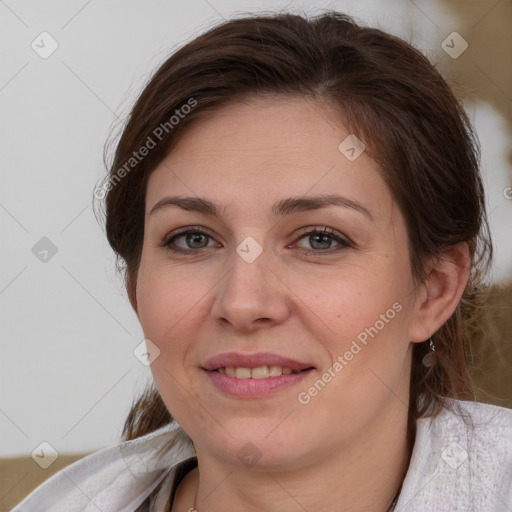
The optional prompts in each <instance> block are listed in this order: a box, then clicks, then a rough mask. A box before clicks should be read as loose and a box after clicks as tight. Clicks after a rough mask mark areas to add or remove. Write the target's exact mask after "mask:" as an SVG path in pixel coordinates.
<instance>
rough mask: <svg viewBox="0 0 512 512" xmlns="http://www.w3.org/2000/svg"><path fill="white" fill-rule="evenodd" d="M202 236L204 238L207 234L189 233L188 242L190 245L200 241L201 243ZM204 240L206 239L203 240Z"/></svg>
mask: <svg viewBox="0 0 512 512" xmlns="http://www.w3.org/2000/svg"><path fill="white" fill-rule="evenodd" d="M201 237H202V238H204V237H205V235H203V234H201V233H192V234H188V235H187V244H188V245H192V246H193V244H194V243H195V242H198V243H199V244H200V243H201ZM203 241H204V240H203Z"/></svg>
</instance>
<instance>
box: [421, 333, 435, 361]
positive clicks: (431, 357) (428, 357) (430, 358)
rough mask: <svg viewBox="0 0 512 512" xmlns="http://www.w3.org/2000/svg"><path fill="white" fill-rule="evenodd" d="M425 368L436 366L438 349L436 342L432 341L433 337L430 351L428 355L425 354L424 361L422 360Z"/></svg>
mask: <svg viewBox="0 0 512 512" xmlns="http://www.w3.org/2000/svg"><path fill="white" fill-rule="evenodd" d="M421 362H422V363H423V365H424V366H426V367H427V368H430V367H431V366H434V363H435V362H436V347H435V346H434V342H433V341H432V337H430V351H429V353H428V354H425V355H424V356H423V359H422V360H421Z"/></svg>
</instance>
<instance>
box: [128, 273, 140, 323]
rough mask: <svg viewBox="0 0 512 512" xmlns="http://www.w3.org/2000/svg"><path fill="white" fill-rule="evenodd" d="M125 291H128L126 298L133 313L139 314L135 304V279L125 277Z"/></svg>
mask: <svg viewBox="0 0 512 512" xmlns="http://www.w3.org/2000/svg"><path fill="white" fill-rule="evenodd" d="M125 284H126V292H127V293H128V299H129V300H130V304H131V305H132V308H133V310H134V311H135V314H136V315H137V316H139V310H138V306H137V281H136V280H135V281H134V280H132V279H130V278H129V277H128V278H126V283H125Z"/></svg>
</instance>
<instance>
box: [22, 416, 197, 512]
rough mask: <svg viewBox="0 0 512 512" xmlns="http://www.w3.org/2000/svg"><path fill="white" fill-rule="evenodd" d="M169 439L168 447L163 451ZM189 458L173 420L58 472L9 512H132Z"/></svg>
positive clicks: (189, 448)
mask: <svg viewBox="0 0 512 512" xmlns="http://www.w3.org/2000/svg"><path fill="white" fill-rule="evenodd" d="M173 440H175V442H174V444H173V446H172V447H171V448H168V447H169V446H170V443H171V442H172V441H173ZM194 456H195V450H194V448H193V445H192V443H191V442H190V441H189V440H187V439H186V438H185V437H184V436H183V435H182V431H181V428H180V427H179V426H178V425H177V424H176V423H175V422H174V423H172V424H171V425H168V426H165V427H162V428H160V429H158V430H156V431H155V432H152V433H150V434H147V435H145V436H142V437H139V438H137V439H134V440H132V441H125V442H122V443H119V444H117V445H115V446H112V447H109V448H105V449H103V450H100V451H98V452H95V453H93V454H91V455H89V456H87V457H85V458H83V459H81V460H79V461H77V462H75V463H74V464H71V465H70V466H68V467H66V468H64V469H62V470H61V471H59V472H58V473H56V474H55V475H53V476H52V477H51V478H49V479H48V480H47V481H46V482H44V483H43V484H42V485H41V486H39V487H38V488H37V489H35V490H34V491H33V492H32V493H31V494H30V495H29V496H27V497H26V498H25V499H24V500H23V501H22V502H21V503H20V504H19V505H18V506H17V507H15V508H14V509H13V512H32V511H33V512H36V511H40V510H45V511H47V512H52V511H53V512H58V511H63V510H66V511H67V512H75V511H76V512H78V511H89V510H98V509H100V510H105V511H106V510H108V511H109V512H117V511H121V510H135V509H136V508H137V507H138V506H139V505H141V504H142V503H143V502H144V501H145V500H146V498H147V497H148V496H149V495H150V494H151V493H152V492H153V490H154V489H155V488H156V487H157V486H158V485H159V484H160V483H161V482H162V481H163V480H164V479H166V478H167V477H169V475H170V474H173V473H174V471H175V467H176V466H177V465H178V464H179V463H180V462H181V461H183V460H186V459H187V458H190V457H194ZM127 507H128V508H127Z"/></svg>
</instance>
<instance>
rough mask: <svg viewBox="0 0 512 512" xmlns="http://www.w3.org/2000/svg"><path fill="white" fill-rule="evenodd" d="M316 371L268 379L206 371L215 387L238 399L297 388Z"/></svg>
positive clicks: (310, 370) (311, 370)
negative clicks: (238, 377)
mask: <svg viewBox="0 0 512 512" xmlns="http://www.w3.org/2000/svg"><path fill="white" fill-rule="evenodd" d="M313 371H314V369H313V368H311V369H309V370H304V371H302V372H299V373H290V374H289V375H281V376H279V377H268V378H266V379H237V378H236V377H228V376H227V375H225V374H223V373H219V372H215V371H206V370H205V372H206V374H207V375H208V377H209V378H210V381H211V382H212V383H213V385H214V386H215V387H216V388H218V389H219V390H220V391H222V392H223V393H225V394H227V395H230V396H235V397H238V398H258V397H264V396H268V395H273V394H275V393H278V392H279V391H283V390H284V389H287V388H291V387H292V386H295V385H296V384H298V383H299V382H301V381H302V380H303V379H305V378H306V377H307V376H308V375H310V374H311V372H313Z"/></svg>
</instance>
